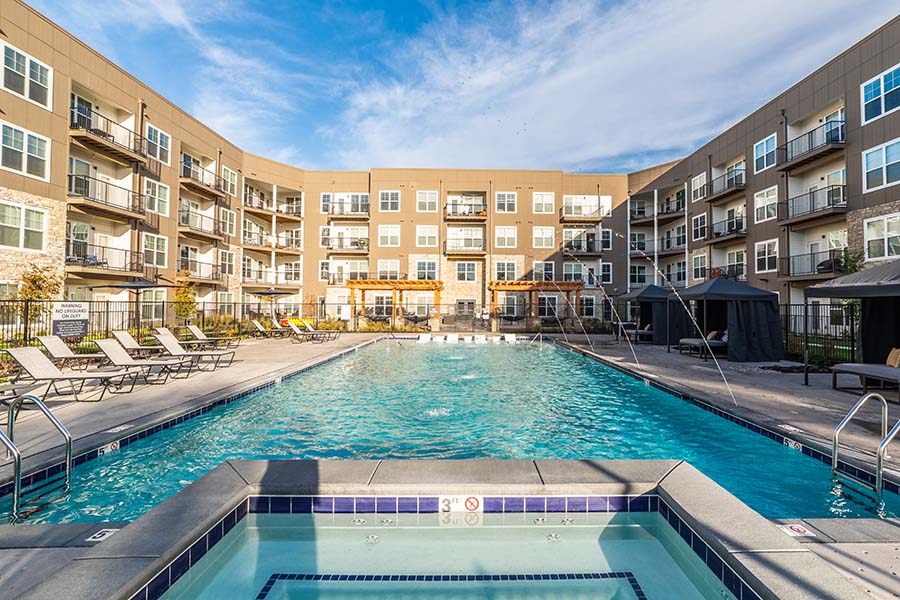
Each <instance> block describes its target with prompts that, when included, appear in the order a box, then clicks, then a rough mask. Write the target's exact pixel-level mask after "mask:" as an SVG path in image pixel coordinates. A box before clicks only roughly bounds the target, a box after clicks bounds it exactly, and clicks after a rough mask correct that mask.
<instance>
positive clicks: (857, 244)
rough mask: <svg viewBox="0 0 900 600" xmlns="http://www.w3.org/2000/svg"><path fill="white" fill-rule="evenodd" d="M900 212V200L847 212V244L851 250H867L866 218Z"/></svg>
mask: <svg viewBox="0 0 900 600" xmlns="http://www.w3.org/2000/svg"><path fill="white" fill-rule="evenodd" d="M897 212H900V200H895V201H894V202H888V203H886V204H878V205H876V206H869V207H867V208H861V209H859V210H854V211H851V212H848V213H847V246H848V247H849V248H850V249H851V250H865V236H864V234H863V226H864V223H865V222H866V219H871V218H872V217H877V216H879V215H888V214H891V213H897Z"/></svg>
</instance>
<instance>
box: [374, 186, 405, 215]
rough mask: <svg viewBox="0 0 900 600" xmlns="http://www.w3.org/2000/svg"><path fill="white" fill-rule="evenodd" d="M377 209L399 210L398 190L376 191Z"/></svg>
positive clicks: (386, 210) (385, 210)
mask: <svg viewBox="0 0 900 600" xmlns="http://www.w3.org/2000/svg"><path fill="white" fill-rule="evenodd" d="M378 210H380V211H381V212H400V192H398V191H396V190H391V191H381V192H378Z"/></svg>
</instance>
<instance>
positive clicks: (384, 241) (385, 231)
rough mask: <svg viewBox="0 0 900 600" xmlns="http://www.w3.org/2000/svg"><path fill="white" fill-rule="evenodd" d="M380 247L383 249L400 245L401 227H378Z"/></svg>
mask: <svg viewBox="0 0 900 600" xmlns="http://www.w3.org/2000/svg"><path fill="white" fill-rule="evenodd" d="M378 245H379V246H383V247H389V246H399V245H400V226H399V225H379V226H378Z"/></svg>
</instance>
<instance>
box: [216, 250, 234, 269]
mask: <svg viewBox="0 0 900 600" xmlns="http://www.w3.org/2000/svg"><path fill="white" fill-rule="evenodd" d="M219 270H221V271H222V275H234V252H231V251H229V250H219Z"/></svg>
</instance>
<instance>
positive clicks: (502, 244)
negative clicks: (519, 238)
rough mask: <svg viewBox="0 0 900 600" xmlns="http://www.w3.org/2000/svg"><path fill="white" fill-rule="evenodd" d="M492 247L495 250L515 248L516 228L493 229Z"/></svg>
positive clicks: (499, 227)
mask: <svg viewBox="0 0 900 600" xmlns="http://www.w3.org/2000/svg"><path fill="white" fill-rule="evenodd" d="M495 233H496V235H495V241H494V245H495V246H496V247H497V248H515V247H516V227H515V226H502V227H501V226H498V227H497V228H496V229H495Z"/></svg>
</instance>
